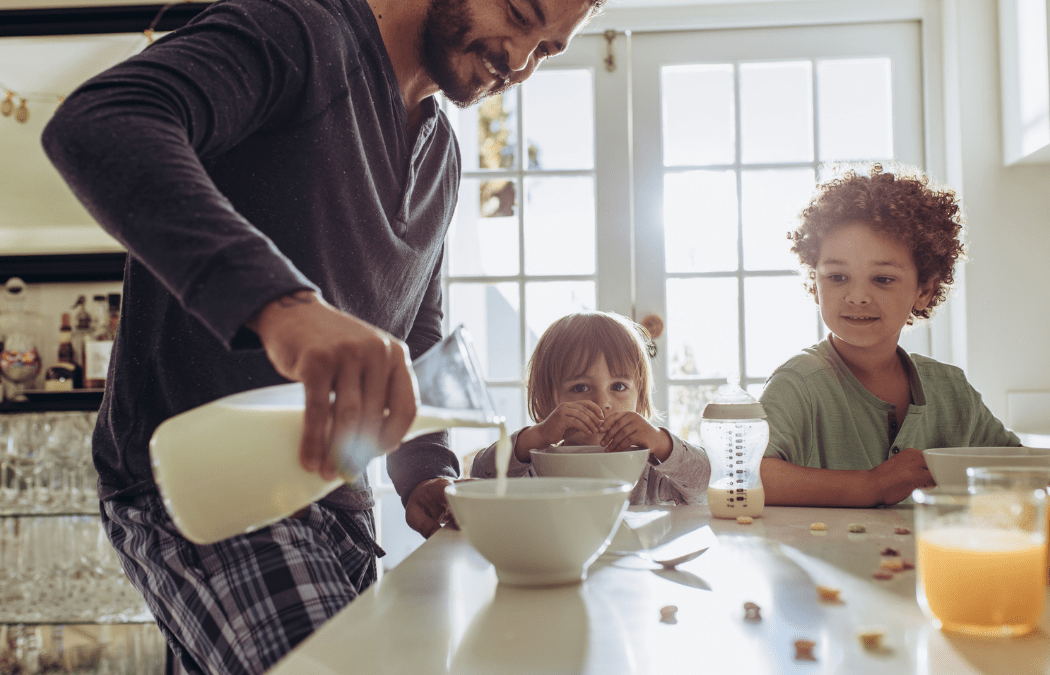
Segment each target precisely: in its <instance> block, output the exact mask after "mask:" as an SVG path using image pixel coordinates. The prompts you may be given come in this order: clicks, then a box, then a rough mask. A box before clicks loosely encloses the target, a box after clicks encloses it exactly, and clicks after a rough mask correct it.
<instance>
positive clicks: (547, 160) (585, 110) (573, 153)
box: [522, 70, 594, 170]
mask: <svg viewBox="0 0 1050 675" xmlns="http://www.w3.org/2000/svg"><path fill="white" fill-rule="evenodd" d="M522 97H523V100H524V112H525V116H524V118H523V121H524V123H525V138H526V139H528V146H529V161H528V168H530V169H545V170H550V169H591V168H593V167H594V84H593V78H592V76H591V72H590V71H589V70H540V71H537V72H536V73H535V74H534V75H533V76H532V77H531V78H529V80H528V81H527V82H526V83H525V84H524V85H523V89H522Z"/></svg>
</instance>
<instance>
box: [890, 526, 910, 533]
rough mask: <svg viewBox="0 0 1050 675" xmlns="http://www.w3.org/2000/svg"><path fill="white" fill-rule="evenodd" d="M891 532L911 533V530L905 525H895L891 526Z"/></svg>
mask: <svg viewBox="0 0 1050 675" xmlns="http://www.w3.org/2000/svg"><path fill="white" fill-rule="evenodd" d="M893 534H911V530H909V529H908V528H906V527H895V528H893Z"/></svg>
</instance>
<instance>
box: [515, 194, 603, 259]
mask: <svg viewBox="0 0 1050 675" xmlns="http://www.w3.org/2000/svg"><path fill="white" fill-rule="evenodd" d="M594 220H595V218H594V177H593V176H565V177H543V178H526V179H525V273H526V274H536V275H550V274H594V269H595V237H594Z"/></svg>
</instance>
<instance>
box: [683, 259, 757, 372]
mask: <svg viewBox="0 0 1050 675" xmlns="http://www.w3.org/2000/svg"><path fill="white" fill-rule="evenodd" d="M737 316H738V313H737V282H736V279H735V278H719V279H668V280H667V352H668V353H667V364H668V371H669V374H670V376H671V377H695V378H716V377H717V378H723V377H725V376H726V375H728V374H729V373H730V372H739V370H740V360H739V351H740V349H739V342H738V335H739V332H738V329H737Z"/></svg>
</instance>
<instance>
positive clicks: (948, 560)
mask: <svg viewBox="0 0 1050 675" xmlns="http://www.w3.org/2000/svg"><path fill="white" fill-rule="evenodd" d="M912 499H913V500H914V502H915V550H916V559H917V565H916V567H917V572H918V574H917V575H916V597H917V599H918V602H919V607H921V608H922V611H923V613H924V614H926V616H927V617H929V618H930V620H931V621H933V623H934V624H935V625H936V626H937V627H938V628H940V629H942V630H945V631H950V632H955V633H964V634H968V635H980V636H1010V635H1024V634H1026V633H1029V632H1031V631H1032V630H1034V629H1035V627H1036V624H1037V623H1038V622H1039V618H1040V616H1041V614H1042V612H1043V598H1044V593H1045V591H1044V587H1045V581H1046V572H1047V541H1046V537H1047V534H1046V533H1047V524H1046V501H1047V496H1046V492H1045V491H1044V490H1041V489H1032V488H1028V487H1011V488H1004V487H999V486H988V487H985V486H975V487H972V488H970V489H969V490H950V489H940V488H937V489H933V490H929V491H926V490H916V491H915V492H913V493H912Z"/></svg>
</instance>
